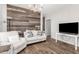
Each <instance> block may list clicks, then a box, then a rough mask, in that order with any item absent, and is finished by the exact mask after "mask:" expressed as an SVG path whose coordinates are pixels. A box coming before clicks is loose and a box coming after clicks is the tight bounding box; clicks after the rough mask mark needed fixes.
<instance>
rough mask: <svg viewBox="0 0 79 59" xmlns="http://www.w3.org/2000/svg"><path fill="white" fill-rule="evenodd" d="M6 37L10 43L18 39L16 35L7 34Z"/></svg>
mask: <svg viewBox="0 0 79 59" xmlns="http://www.w3.org/2000/svg"><path fill="white" fill-rule="evenodd" d="M8 39H9V42H10V43H14V42H17V41H19V37H18V35H14V36H9V37H8Z"/></svg>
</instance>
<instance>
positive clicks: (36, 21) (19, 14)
mask: <svg viewBox="0 0 79 59" xmlns="http://www.w3.org/2000/svg"><path fill="white" fill-rule="evenodd" d="M7 17H8V18H7V30H8V31H21V32H24V31H25V30H40V12H35V11H32V10H29V9H25V8H21V7H16V6H13V5H7Z"/></svg>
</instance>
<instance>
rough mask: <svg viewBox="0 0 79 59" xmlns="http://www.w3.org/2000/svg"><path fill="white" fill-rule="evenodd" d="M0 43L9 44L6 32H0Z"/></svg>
mask: <svg viewBox="0 0 79 59" xmlns="http://www.w3.org/2000/svg"><path fill="white" fill-rule="evenodd" d="M0 42H9V40H8V35H7V32H0Z"/></svg>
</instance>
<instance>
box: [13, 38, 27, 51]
mask: <svg viewBox="0 0 79 59" xmlns="http://www.w3.org/2000/svg"><path fill="white" fill-rule="evenodd" d="M25 43H26V42H25V40H20V41H17V42H14V44H13V47H14V50H16V49H19V48H21V47H22V46H23V45H24V44H25Z"/></svg>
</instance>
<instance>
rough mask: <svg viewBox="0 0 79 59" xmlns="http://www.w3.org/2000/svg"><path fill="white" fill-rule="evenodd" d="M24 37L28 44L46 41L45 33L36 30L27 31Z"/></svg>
mask: <svg viewBox="0 0 79 59" xmlns="http://www.w3.org/2000/svg"><path fill="white" fill-rule="evenodd" d="M24 37H25V39H26V41H27V44H32V43H36V42H41V41H45V40H46V35H45V33H44V32H42V31H36V30H26V32H24Z"/></svg>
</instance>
